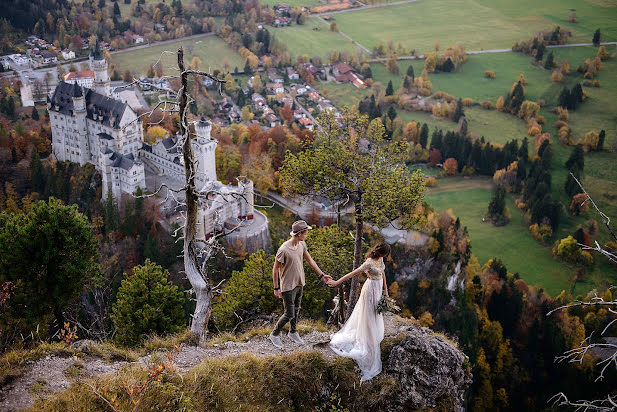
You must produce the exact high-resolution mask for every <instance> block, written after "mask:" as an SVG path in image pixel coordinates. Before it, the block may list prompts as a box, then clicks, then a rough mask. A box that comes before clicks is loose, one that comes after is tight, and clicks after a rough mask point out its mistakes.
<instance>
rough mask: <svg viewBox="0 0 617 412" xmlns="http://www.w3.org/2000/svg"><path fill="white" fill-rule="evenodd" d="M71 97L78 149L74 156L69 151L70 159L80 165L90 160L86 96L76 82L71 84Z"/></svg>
mask: <svg viewBox="0 0 617 412" xmlns="http://www.w3.org/2000/svg"><path fill="white" fill-rule="evenodd" d="M72 88H73V90H72V91H71V97H72V99H73V115H74V116H75V127H74V128H73V129H74V130H75V133H76V135H75V137H74V138H75V140H76V143H77V145H76V147H77V148H78V150H76V151H74V152H75V155H74V156H75V157H74V158H73V155H72V153H71V158H72V159H71V160H72V161H75V162H78V163H79V164H80V165H84V164H86V163H88V161H89V160H90V142H89V141H88V129H87V125H86V97H85V96H84V91H83V89H82V87H81V86H80V85H78V84H77V83H75V84H73V86H72Z"/></svg>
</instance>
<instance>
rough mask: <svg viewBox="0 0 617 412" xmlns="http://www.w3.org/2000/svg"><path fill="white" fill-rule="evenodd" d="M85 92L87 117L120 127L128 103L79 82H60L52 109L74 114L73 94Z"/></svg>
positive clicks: (52, 101) (52, 100) (53, 97)
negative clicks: (82, 85) (80, 84)
mask: <svg viewBox="0 0 617 412" xmlns="http://www.w3.org/2000/svg"><path fill="white" fill-rule="evenodd" d="M82 90H83V93H84V94H85V98H86V111H87V114H86V117H87V118H88V119H91V120H95V121H97V122H99V123H102V124H103V125H105V126H110V127H113V128H118V127H120V119H122V116H123V115H124V111H125V110H126V108H127V105H126V103H122V102H121V101H119V100H115V99H112V98H110V97H107V96H104V95H102V94H100V93H97V92H95V91H94V90H92V89H88V88H86V87H84V88H82V87H80V86H78V85H77V84H70V83H65V82H60V83H59V84H58V86H57V87H56V90H55V91H54V94H53V96H52V98H51V110H53V111H56V112H58V113H62V114H66V115H72V114H73V96H75V93H82Z"/></svg>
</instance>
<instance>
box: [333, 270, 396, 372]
mask: <svg viewBox="0 0 617 412" xmlns="http://www.w3.org/2000/svg"><path fill="white" fill-rule="evenodd" d="M385 267H386V266H385V264H384V263H383V258H380V259H378V260H375V259H371V258H368V259H366V261H365V262H364V263H363V264H362V265H361V266H360V268H361V269H362V270H363V271H364V272H365V273H366V274H367V275H368V279H367V280H366V282H364V286H362V291H361V292H360V297H359V298H358V302H357V303H356V306H355V307H354V310H353V312H352V313H351V316H350V317H349V319H347V322H345V324H344V325H343V327H342V328H341V330H339V331H338V332H337V333H335V334H334V335H332V336H331V338H330V348H331V349H332V350H333V351H334V352H335V353H336V354H337V355H339V356H344V357H347V358H352V359H353V360H355V361H356V362H357V363H358V366H359V367H360V371H361V372H362V381H367V380H369V379H372V378H373V377H374V376H376V375H378V374H379V373H380V372H381V349H380V343H381V341H382V340H383V336H384V326H383V315H381V314H378V313H377V310H376V309H377V303H378V302H379V300H380V299H381V294H382V292H383V279H382V274H383V273H384V270H385Z"/></svg>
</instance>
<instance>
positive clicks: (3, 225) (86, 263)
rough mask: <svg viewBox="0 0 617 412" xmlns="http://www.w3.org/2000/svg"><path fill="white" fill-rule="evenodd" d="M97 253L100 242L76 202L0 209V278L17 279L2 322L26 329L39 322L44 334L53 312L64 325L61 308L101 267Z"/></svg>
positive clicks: (1, 281)
mask: <svg viewBox="0 0 617 412" xmlns="http://www.w3.org/2000/svg"><path fill="white" fill-rule="evenodd" d="M97 254H98V241H97V239H96V237H95V236H94V234H93V232H92V227H91V226H90V223H89V222H88V219H87V217H86V216H84V215H83V214H81V213H79V212H78V211H77V206H76V205H72V206H65V205H64V204H63V203H62V202H61V201H60V200H58V199H54V198H50V199H49V201H48V202H43V201H40V202H38V203H36V204H34V205H33V206H32V207H31V209H30V211H28V212H27V213H14V214H13V213H7V214H2V215H1V216H0V256H1V257H2V258H1V259H0V283H3V282H6V281H12V282H14V283H17V282H19V283H18V285H19V287H18V288H15V294H14V295H13V296H11V299H9V301H8V306H9V307H8V308H3V314H2V317H0V318H2V319H0V324H2V323H5V322H6V320H5V319H11V320H12V321H14V322H15V323H19V325H18V326H21V327H23V328H24V329H25V330H24V331H28V332H27V333H29V331H32V330H35V329H38V327H37V325H40V326H41V328H40V332H41V334H43V335H44V334H45V332H46V329H47V328H46V327H47V325H46V323H47V322H48V321H50V320H51V318H52V317H54V318H55V320H56V322H57V327H62V325H63V324H64V314H63V312H64V309H65V308H66V306H67V305H68V304H69V302H71V301H72V300H73V299H76V298H77V297H79V295H81V293H82V292H83V288H84V286H85V285H86V284H88V282H90V281H91V280H92V279H93V277H94V276H96V275H97V273H98V271H99V270H100V269H99V267H98V264H97V263H96V257H97ZM3 330H4V328H3Z"/></svg>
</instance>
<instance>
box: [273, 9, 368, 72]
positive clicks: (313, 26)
mask: <svg viewBox="0 0 617 412" xmlns="http://www.w3.org/2000/svg"><path fill="white" fill-rule="evenodd" d="M340 15H342V14H339V15H337V16H340ZM268 31H270V33H271V34H273V35H274V37H276V38H277V39H278V40H280V41H282V42H283V43H285V44H286V45H287V50H289V52H290V53H291V56H292V59H293V60H295V59H296V58H297V57H298V56H301V55H303V54H306V55H307V56H308V57H309V58H311V57H314V56H318V57H320V58H321V59H322V61H324V62H326V63H327V62H328V61H329V58H328V54H329V52H332V51H338V52H341V51H349V52H351V53H356V54H358V53H359V52H360V51H362V50H361V49H360V48H359V47H358V46H356V45H354V44H353V43H352V42H351V41H349V39H346V38H345V37H343V36H342V35H341V34H340V33H337V32H333V31H330V27H329V25H328V24H327V23H325V22H324V21H323V20H321V19H320V18H318V17H310V18H308V19H306V21H305V23H304V24H303V25H298V24H295V23H294V24H293V25H291V26H289V27H268Z"/></svg>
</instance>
